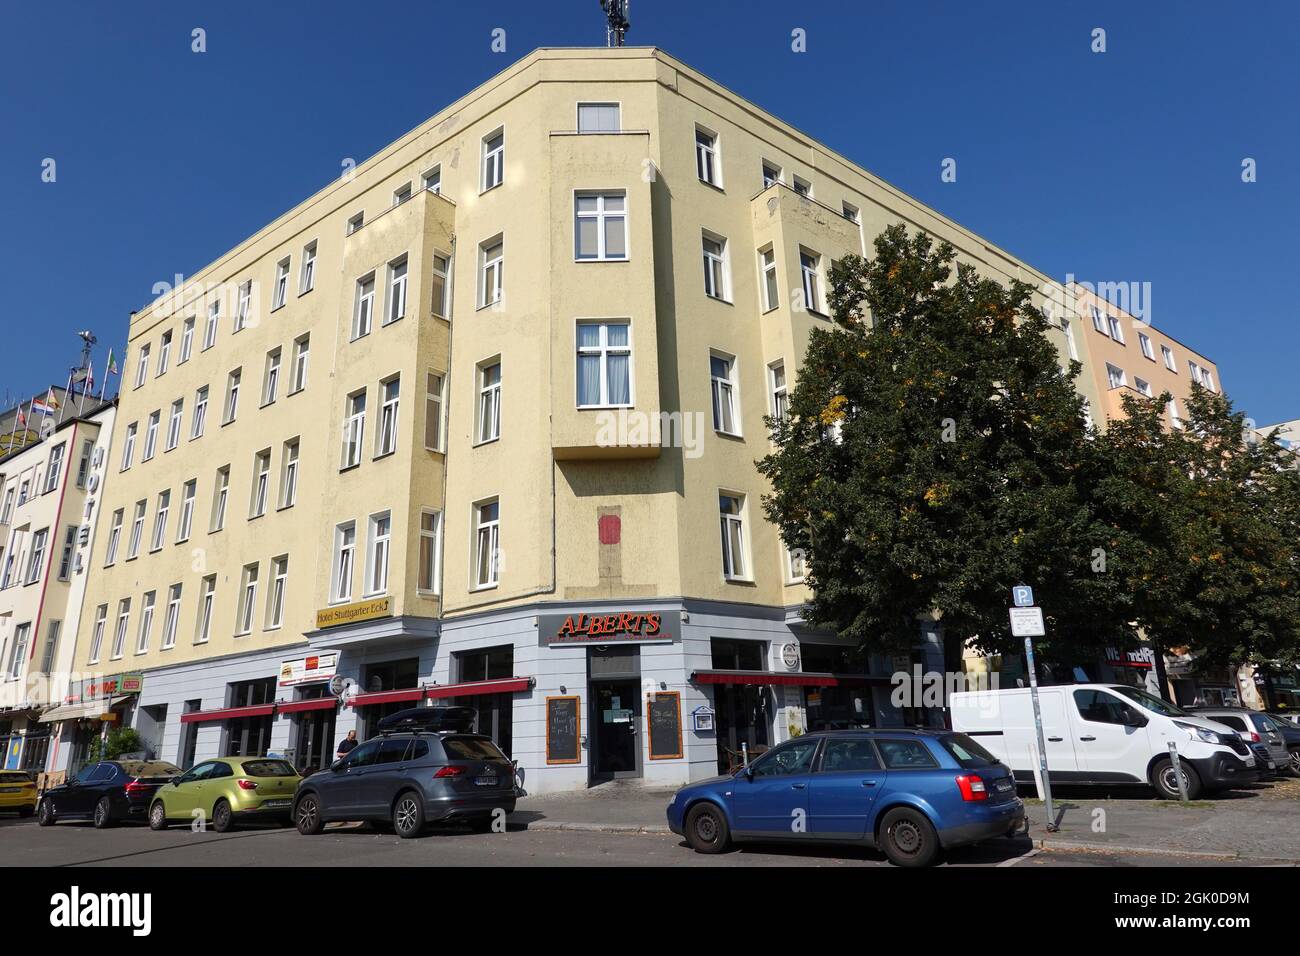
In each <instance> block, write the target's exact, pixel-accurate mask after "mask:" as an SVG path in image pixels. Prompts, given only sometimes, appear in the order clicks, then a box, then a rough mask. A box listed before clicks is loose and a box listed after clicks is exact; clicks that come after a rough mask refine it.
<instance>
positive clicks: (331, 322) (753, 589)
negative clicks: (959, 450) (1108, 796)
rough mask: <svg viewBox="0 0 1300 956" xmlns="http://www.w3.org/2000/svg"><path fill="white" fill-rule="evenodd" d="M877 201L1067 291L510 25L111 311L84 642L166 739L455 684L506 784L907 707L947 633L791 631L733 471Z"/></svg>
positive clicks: (785, 560)
mask: <svg viewBox="0 0 1300 956" xmlns="http://www.w3.org/2000/svg"><path fill="white" fill-rule="evenodd" d="M899 221H902V222H904V223H906V224H907V225H908V226H909V227H910V228H913V229H923V230H926V231H928V232H930V233H931V234H933V235H935V236H936V237H939V238H941V239H945V240H947V241H949V242H951V243H952V244H953V245H954V246H955V248H956V249H957V250H958V255H959V259H960V260H961V261H963V262H966V263H970V264H972V265H974V266H975V267H976V268H978V269H979V270H980V271H981V272H982V273H983V274H985V275H988V276H991V277H994V278H996V279H998V280H1000V281H1004V282H1005V281H1010V280H1012V279H1020V280H1023V281H1025V282H1027V283H1029V284H1031V285H1033V286H1034V287H1035V288H1038V289H1041V290H1048V292H1049V293H1050V292H1051V290H1053V289H1057V290H1059V289H1060V284H1059V283H1054V282H1053V280H1051V279H1049V278H1048V277H1047V276H1045V275H1043V274H1042V273H1040V272H1038V271H1037V270H1035V269H1033V268H1032V267H1031V266H1029V265H1027V264H1025V263H1023V262H1021V261H1020V260H1018V259H1016V258H1015V257H1013V256H1012V255H1010V254H1009V253H1007V252H1004V251H1002V250H1000V249H998V248H997V247H995V246H993V245H992V244H991V243H989V242H987V241H986V240H984V239H982V238H980V237H979V236H976V235H974V234H973V233H971V232H969V231H967V230H966V229H964V228H962V227H961V226H958V225H957V224H955V223H953V222H951V221H950V220H948V219H946V218H945V217H943V216H942V215H940V214H938V213H936V212H934V211H932V210H930V209H928V208H926V207H925V206H923V205H921V204H920V203H918V202H917V201H915V200H913V199H911V198H909V197H908V196H906V195H904V194H903V193H901V192H899V191H898V190H897V189H895V188H893V187H892V186H890V185H889V184H887V183H885V182H883V181H882V180H880V179H878V178H877V177H875V176H873V175H871V174H870V173H868V172H867V171H865V170H864V169H862V168H861V167H859V166H857V165H855V164H853V163H852V162H850V161H849V160H847V159H845V158H844V157H842V156H840V155H838V154H836V153H835V152H833V151H831V150H830V149H828V148H827V147H825V146H823V145H821V144H819V143H817V142H816V141H814V140H812V139H811V138H809V137H808V136H806V135H805V134H803V133H801V132H799V131H798V130H797V129H795V128H794V127H792V126H790V125H788V124H787V123H785V122H783V121H781V120H779V119H777V118H776V117H774V116H772V115H771V114H769V113H766V112H764V111H763V110H761V109H760V108H759V107H757V106H755V105H754V104H752V103H749V102H747V101H745V100H744V99H742V98H740V97H739V96H737V95H736V94H734V93H732V92H730V91H729V90H726V89H724V88H723V87H721V86H719V85H718V84H716V83H714V82H713V81H711V80H709V79H708V78H707V77H705V76H704V75H702V74H701V73H699V72H697V71H695V70H693V69H692V68H690V67H688V66H687V65H685V64H684V63H682V62H680V61H679V60H677V59H675V58H673V57H671V56H669V55H667V54H665V53H663V52H661V51H659V50H655V49H645V48H622V49H542V50H537V51H535V52H533V53H531V54H529V55H528V56H526V57H525V58H523V59H522V60H520V61H519V62H517V63H516V64H514V65H513V66H511V67H509V68H508V69H506V70H505V71H504V72H502V73H501V74H499V75H498V76H496V77H494V78H493V79H491V80H490V81H488V82H487V83H485V84H483V85H482V86H480V87H478V88H477V89H475V90H474V91H472V92H470V93H469V94H467V95H465V96H464V97H462V98H461V99H459V100H457V101H456V102H455V103H452V104H451V105H450V106H448V107H447V108H445V109H443V110H441V111H440V112H439V113H437V114H436V115H434V116H433V117H432V118H431V119H429V120H427V121H426V122H424V123H422V124H421V125H420V126H418V127H417V128H416V129H414V130H413V131H411V132H410V133H408V134H406V135H405V136H402V137H401V138H399V139H398V140H397V141H396V142H394V143H392V144H391V145H390V146H388V147H385V148H384V149H383V150H381V151H380V152H379V153H378V154H377V155H375V156H373V157H371V158H370V159H368V160H366V161H365V162H363V163H361V164H360V165H358V166H357V167H356V168H355V169H354V170H352V171H351V173H350V174H349V175H348V176H347V177H345V178H342V179H340V180H338V181H336V182H334V183H331V184H330V185H329V186H327V187H325V188H324V189H322V190H321V191H320V192H318V193H316V194H315V195H313V196H312V197H311V198H309V199H308V200H306V201H305V202H303V203H301V204H300V205H298V206H297V207H295V208H294V209H292V210H290V211H289V212H287V213H285V214H284V215H282V216H280V217H279V218H277V219H276V220H275V221H274V222H272V223H270V224H269V225H267V226H266V227H265V228H263V229H261V230H260V231H258V232H257V233H256V234H255V235H253V236H251V237H250V238H249V239H247V240H246V241H244V242H242V243H240V244H239V245H238V246H237V247H235V248H234V249H232V250H230V251H229V252H227V253H225V254H223V255H222V256H221V257H220V258H219V259H217V260H216V261H215V262H213V263H212V264H210V265H208V266H206V267H205V268H203V269H202V270H200V271H199V272H198V273H196V274H195V275H193V276H192V277H191V278H190V279H189V280H188V281H187V282H186V283H185V284H184V285H183V286H182V287H181V288H180V289H178V290H176V292H175V293H174V294H172V295H169V296H166V297H164V298H162V299H159V300H158V301H155V302H154V303H152V304H150V305H149V306H148V307H146V308H144V309H143V310H141V311H140V312H138V313H136V314H134V315H133V316H132V319H131V324H130V332H129V357H128V360H127V361H126V363H125V364H124V366H123V376H124V377H123V382H122V390H121V396H120V406H119V413H118V421H117V423H116V426H115V440H114V450H113V455H112V460H111V462H110V463H109V472H110V473H111V475H112V480H111V481H110V482H108V484H107V492H108V493H107V496H106V497H105V499H104V502H103V505H102V507H101V511H102V515H101V518H100V530H99V533H98V534H97V536H96V538H95V543H94V551H93V554H92V556H91V559H90V560H91V566H92V568H93V570H94V578H93V582H92V586H91V588H90V590H89V593H88V594H87V596H86V600H85V610H84V613H83V616H82V621H81V625H80V628H79V631H78V642H77V655H78V660H77V665H78V670H81V671H84V672H87V673H93V674H97V675H101V676H100V677H98V678H97V679H98V680H99V681H100V682H101V684H100V685H97V686H98V687H99V689H102V682H103V681H105V680H111V679H112V678H113V677H114V676H115V675H127V676H128V677H130V678H131V683H132V686H139V688H140V689H139V693H138V695H135V698H136V699H134V700H133V701H132V702H131V720H132V723H133V725H134V726H135V727H136V728H137V729H138V730H140V732H141V734H142V735H143V736H144V737H145V739H146V741H147V742H148V745H149V748H150V750H151V751H152V752H153V754H154V755H156V756H157V757H160V758H162V759H166V760H170V761H173V762H176V763H178V764H181V765H189V764H190V763H192V762H193V761H195V760H196V759H202V758H204V757H210V756H214V755H219V754H225V755H239V754H247V753H260V752H265V751H271V752H277V753H282V754H285V755H286V756H288V757H289V758H290V759H292V760H293V761H294V762H295V763H296V764H297V765H298V766H300V767H302V768H304V769H307V768H316V767H322V766H326V765H328V763H329V762H330V760H331V759H332V756H333V753H334V748H335V744H336V742H337V740H338V738H340V737H341V736H342V735H343V734H344V733H345V732H346V731H348V730H349V729H357V730H358V731H359V733H360V734H361V736H362V737H364V736H365V735H366V734H367V733H369V732H370V731H371V730H372V729H373V728H374V726H375V722H376V721H377V720H378V719H379V718H381V717H382V716H384V715H385V714H388V713H391V712H393V711H394V710H396V709H400V708H403V707H408V706H412V705H415V704H418V703H420V702H423V701H435V702H438V701H442V702H453V703H461V704H469V705H472V706H474V707H476V708H477V710H478V714H479V717H478V720H479V729H480V730H482V731H484V732H486V733H490V734H492V735H493V736H494V737H495V739H496V740H497V741H498V742H499V743H500V744H501V746H502V747H503V748H504V749H505V750H506V751H507V752H508V753H509V754H510V755H511V756H512V757H513V758H514V759H516V760H517V761H518V762H519V765H520V767H521V770H522V772H523V774H524V777H525V786H526V787H527V788H528V789H529V790H530V791H531V792H541V791H547V790H557V789H566V788H576V787H583V786H586V785H588V784H589V783H591V782H593V781H598V780H604V779H609V778H613V777H624V776H628V777H640V778H644V779H646V780H650V781H654V782H658V783H664V784H670V783H678V782H682V781H685V780H688V779H694V778H700V777H705V776H709V775H712V774H713V773H715V772H716V771H717V769H718V768H719V767H722V766H726V765H728V764H729V763H732V762H735V761H736V760H738V759H739V755H740V754H741V753H742V752H743V751H744V750H750V751H752V750H753V749H754V748H761V747H765V746H768V745H771V744H773V743H776V742H778V741H780V740H784V739H786V738H787V737H788V736H789V735H791V734H795V733H799V732H801V731H803V730H806V729H812V728H819V727H825V726H834V725H836V724H842V723H849V722H854V721H870V722H871V723H873V724H904V723H912V722H915V721H917V720H924V719H927V717H932V715H926V714H923V713H920V712H908V711H902V710H900V709H899V708H897V707H894V706H893V704H892V703H891V700H890V687H889V675H890V674H892V673H894V672H895V671H897V670H899V669H903V670H910V669H911V667H912V666H913V665H914V664H921V665H923V666H924V667H925V668H926V669H931V668H934V669H939V670H941V669H942V663H941V661H942V658H941V654H940V639H941V637H940V634H939V633H938V631H937V630H936V629H934V628H932V627H922V626H920V625H918V641H917V646H916V648H915V650H914V651H913V653H912V654H910V655H902V656H901V657H900V658H897V659H894V658H890V659H883V658H880V659H873V660H871V661H870V662H868V663H866V664H863V663H857V664H854V663H851V662H850V659H849V654H848V648H847V647H845V646H844V644H843V642H840V641H837V640H836V639H835V638H834V637H833V636H831V635H827V634H825V633H819V632H817V631H816V630H814V629H811V628H809V627H807V626H805V624H804V622H803V620H802V619H801V617H800V614H801V608H802V606H803V604H804V602H805V600H806V597H807V592H806V590H805V588H804V585H803V582H802V569H801V566H800V563H799V560H798V556H797V555H791V554H790V553H788V552H787V551H786V549H785V548H784V547H783V545H782V542H781V541H780V539H779V537H778V535H777V533H776V531H775V529H774V528H773V527H772V526H771V525H770V524H768V523H767V522H766V521H765V520H764V519H763V515H762V509H761V504H760V498H761V496H762V494H763V493H764V491H765V490H766V486H765V484H764V481H763V479H762V478H761V476H760V475H759V474H758V472H757V471H756V469H755V467H754V461H755V459H757V458H759V457H761V456H762V455H763V454H764V453H765V452H766V451H767V450H768V448H769V440H768V436H767V434H766V430H765V427H764V423H763V416H764V415H767V414H778V415H779V414H781V413H782V412H783V410H784V409H785V407H786V396H787V395H788V392H789V390H790V389H791V388H793V386H794V384H795V382H796V380H797V377H798V373H799V363H800V361H801V358H802V356H803V354H804V352H805V348H806V344H807V341H808V337H809V334H810V332H811V330H812V329H814V328H818V327H826V326H827V324H828V323H829V318H828V316H827V314H826V308H827V307H826V282H827V271H828V268H829V266H830V264H831V262H832V261H833V260H835V259H838V258H840V257H842V256H844V255H846V254H848V253H862V252H864V250H865V248H866V244H867V243H869V242H870V240H871V239H872V238H873V237H874V236H876V235H877V234H879V233H880V232H881V231H882V230H883V229H884V228H885V227H886V226H888V225H890V224H893V223H896V222H899ZM1039 295H1040V300H1041V301H1040V303H1039V304H1042V302H1045V301H1046V297H1045V296H1044V295H1043V294H1042V293H1040V294H1039ZM1069 334H1070V332H1069V328H1068V325H1066V326H1060V327H1054V328H1053V330H1052V332H1051V335H1052V337H1053V341H1054V342H1055V344H1056V346H1057V348H1058V351H1059V352H1060V354H1061V356H1062V362H1063V363H1065V362H1066V361H1068V358H1069V355H1070V346H1069V343H1068V335H1069ZM1083 360H1084V361H1085V364H1086V362H1087V358H1086V354H1085V355H1084V358H1083ZM1207 367H1208V366H1207ZM1079 387H1080V391H1081V393H1082V394H1084V396H1085V397H1086V398H1088V399H1089V402H1090V404H1091V406H1092V407H1093V408H1094V409H1095V408H1099V407H1100V406H1101V404H1102V398H1101V396H1102V395H1104V394H1105V392H1104V390H1102V389H1099V388H1098V387H1097V385H1096V382H1095V380H1094V378H1093V376H1092V373H1091V371H1090V370H1088V369H1085V373H1084V375H1083V376H1081V378H1080V382H1079ZM117 689H119V690H120V688H117ZM119 696H121V695H119Z"/></svg>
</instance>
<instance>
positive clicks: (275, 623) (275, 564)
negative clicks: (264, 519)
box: [266, 554, 289, 631]
mask: <svg viewBox="0 0 1300 956" xmlns="http://www.w3.org/2000/svg"><path fill="white" fill-rule="evenodd" d="M288 587H289V556H288V555H287V554H283V555H281V556H280V557H278V558H273V559H272V560H271V596H270V597H269V598H268V599H267V602H266V629H267V630H268V631H269V630H272V629H274V628H277V627H279V626H280V625H282V624H283V623H284V594H285V591H286V590H287V589H288Z"/></svg>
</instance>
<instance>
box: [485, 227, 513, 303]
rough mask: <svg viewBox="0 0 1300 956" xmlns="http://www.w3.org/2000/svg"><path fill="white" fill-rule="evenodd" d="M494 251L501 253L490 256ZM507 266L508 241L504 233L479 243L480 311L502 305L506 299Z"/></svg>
mask: <svg viewBox="0 0 1300 956" xmlns="http://www.w3.org/2000/svg"><path fill="white" fill-rule="evenodd" d="M494 249H499V250H500V251H499V252H497V254H496V255H494V256H489V253H491V252H492V250H494ZM505 264H506V240H505V234H504V233H498V234H497V235H495V236H493V237H492V238H490V239H486V240H484V241H483V242H480V243H479V246H478V283H479V298H478V301H479V304H478V307H479V308H480V309H488V308H491V307H492V306H494V305H500V304H501V302H502V301H503V300H504V299H505V294H506V290H505Z"/></svg>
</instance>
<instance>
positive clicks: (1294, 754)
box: [1291, 747, 1300, 777]
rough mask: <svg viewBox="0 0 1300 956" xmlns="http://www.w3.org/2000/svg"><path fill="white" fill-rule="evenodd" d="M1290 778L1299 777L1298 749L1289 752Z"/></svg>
mask: <svg viewBox="0 0 1300 956" xmlns="http://www.w3.org/2000/svg"><path fill="white" fill-rule="evenodd" d="M1291 776H1293V777H1300V747H1297V748H1295V749H1294V750H1292V751H1291Z"/></svg>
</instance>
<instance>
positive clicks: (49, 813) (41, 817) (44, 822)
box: [36, 799, 54, 827]
mask: <svg viewBox="0 0 1300 956" xmlns="http://www.w3.org/2000/svg"><path fill="white" fill-rule="evenodd" d="M36 822H37V823H39V824H40V825H41V826H43V827H48V826H51V825H52V824H53V823H54V804H52V803H51V802H50V801H49V800H48V799H47V800H42V801H41V803H40V806H38V807H37V808H36Z"/></svg>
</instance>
